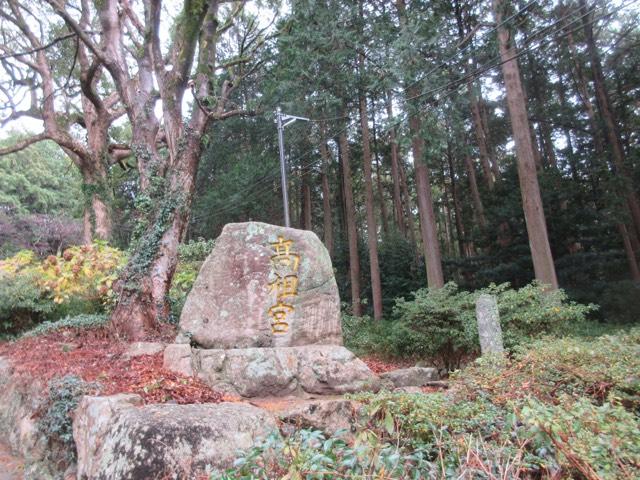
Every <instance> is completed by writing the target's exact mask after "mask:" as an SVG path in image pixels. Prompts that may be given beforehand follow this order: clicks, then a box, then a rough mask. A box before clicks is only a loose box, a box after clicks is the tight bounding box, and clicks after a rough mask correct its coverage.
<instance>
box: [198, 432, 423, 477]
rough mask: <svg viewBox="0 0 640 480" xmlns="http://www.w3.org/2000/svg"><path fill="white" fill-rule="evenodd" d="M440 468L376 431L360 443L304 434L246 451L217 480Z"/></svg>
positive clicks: (416, 473)
mask: <svg viewBox="0 0 640 480" xmlns="http://www.w3.org/2000/svg"><path fill="white" fill-rule="evenodd" d="M435 467H436V466H435V465H431V464H429V463H428V462H426V461H425V459H424V455H422V454H421V452H420V451H417V450H412V451H407V450H405V449H403V448H399V447H398V446H397V445H394V444H390V443H385V442H381V441H380V440H379V439H378V438H377V437H376V436H375V435H374V434H373V433H372V432H369V431H365V432H363V433H362V434H361V435H360V436H359V437H358V439H357V440H356V441H355V444H353V445H350V444H348V443H347V442H346V441H345V440H344V439H343V438H342V437H341V436H334V437H330V438H326V437H325V436H324V434H323V433H322V432H319V431H314V430H299V431H297V432H295V433H294V435H293V436H291V437H290V438H286V439H283V438H282V437H280V435H278V434H277V433H275V434H273V435H271V436H269V437H268V438H267V439H265V440H264V441H262V442H259V443H258V444H257V445H256V446H255V447H253V448H252V449H251V450H249V451H247V452H244V453H243V454H241V456H240V457H239V458H238V459H237V460H236V461H235V464H234V467H233V468H230V469H228V470H226V471H224V472H220V471H218V472H214V473H213V474H212V475H211V477H210V478H211V480H252V479H258V478H259V479H274V480H275V479H290V480H293V479H298V480H302V479H326V480H330V479H335V478H344V479H353V480H355V479H364V478H380V479H383V478H384V479H386V478H407V479H410V478H411V479H419V478H424V477H423V475H427V476H428V472H429V471H430V470H431V471H433V470H435V469H436V468H435Z"/></svg>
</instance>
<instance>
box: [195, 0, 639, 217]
mask: <svg viewBox="0 0 640 480" xmlns="http://www.w3.org/2000/svg"><path fill="white" fill-rule="evenodd" d="M638 1H639V0H630V1H629V2H626V3H624V4H622V5H621V6H619V7H617V8H616V9H614V10H612V11H610V12H606V13H603V14H601V15H600V16H597V17H596V16H594V17H593V18H592V19H591V20H590V21H589V22H588V24H593V23H595V22H597V21H600V20H601V19H603V18H606V17H609V16H611V15H614V14H615V13H617V12H618V11H620V10H622V9H623V8H626V7H627V6H629V5H632V4H634V3H636V2H638ZM532 3H534V2H530V4H532ZM530 4H528V5H530ZM595 10H596V7H593V8H592V9H590V10H589V11H587V12H586V13H584V14H582V15H581V16H580V17H578V18H576V19H574V20H573V21H572V22H570V23H569V24H567V25H562V28H561V29H558V30H556V31H554V32H551V33H558V31H562V30H564V32H563V34H562V35H561V36H559V37H554V38H553V39H550V40H548V41H546V42H540V43H539V44H538V45H536V46H532V47H529V48H526V49H523V50H519V51H518V53H517V54H515V55H513V56H512V57H510V58H508V59H506V60H501V57H500V56H497V57H494V58H493V59H492V60H490V61H489V65H485V66H483V67H481V68H478V69H476V70H475V71H474V72H471V73H469V74H466V75H464V76H462V77H461V78H458V79H455V80H453V81H450V82H448V83H447V84H445V85H441V86H439V87H436V88H433V89H430V90H427V91H424V92H421V93H420V94H416V95H414V96H411V97H407V98H406V99H405V101H411V100H415V99H418V98H423V97H425V96H427V95H431V96H432V98H435V95H436V94H437V93H439V92H440V91H445V90H447V89H449V88H450V87H454V86H455V88H453V89H452V90H450V91H449V92H448V93H447V94H446V95H444V96H441V99H443V98H447V97H449V96H451V95H453V94H455V93H456V92H457V89H458V87H460V86H461V85H463V84H467V83H469V82H471V81H473V80H475V79H476V78H479V77H480V76H482V75H483V74H484V73H486V72H487V71H489V70H492V69H494V68H496V67H499V66H501V65H503V64H504V63H507V62H510V61H512V60H515V59H517V58H519V57H521V56H523V55H526V54H528V53H531V52H532V51H536V50H538V49H540V48H542V47H544V46H547V45H548V44H549V43H551V42H552V41H556V40H558V39H560V38H564V37H565V36H568V35H570V34H572V33H574V32H576V31H577V30H579V29H581V28H583V27H584V24H580V25H578V26H577V27H575V28H574V29H572V30H569V31H567V30H566V28H567V27H568V26H570V25H572V24H574V23H576V22H577V21H580V20H582V19H583V18H584V17H586V16H589V15H591V14H592V13H593V12H594V11H595ZM574 13H575V11H573V12H572V13H569V14H567V15H565V16H564V17H562V18H561V19H560V20H558V21H555V22H554V23H553V24H552V25H557V24H559V23H561V22H563V21H564V20H565V19H566V18H568V17H570V16H572V15H573V14H574ZM512 17H513V16H512ZM550 27H551V26H550V25H548V26H545V27H543V28H542V29H540V30H546V31H548V30H549V29H550ZM497 28H498V27H495V28H494V29H493V30H494V31H495V30H496V29H497ZM539 34H540V31H538V32H535V33H534V34H532V35H531V36H530V37H528V39H527V42H525V45H527V44H529V43H531V41H532V39H534V38H537V37H538V36H540V35H539ZM547 35H548V33H547V34H545V35H544V36H545V37H546V36H547ZM424 78H426V76H425V77H423V79H424ZM422 108H424V107H422ZM422 108H420V107H419V108H417V109H416V112H415V113H419V112H421V111H422ZM415 113H412V114H415ZM410 115H411V114H410V113H408V112H405V113H404V115H403V116H399V117H397V118H396V119H395V120H394V121H393V122H390V123H387V125H385V128H384V129H383V131H388V130H389V129H390V128H395V127H396V126H398V125H400V124H402V123H403V122H404V121H405V120H406V119H407V118H408V117H409V116H410ZM342 118H345V117H335V118H334V119H342ZM347 118H348V117H347ZM322 120H323V119H319V121H322ZM324 120H327V121H328V120H330V119H324ZM358 121H359V120H358V119H355V120H353V121H351V122H350V123H348V124H347V125H346V126H344V127H343V128H341V129H340V130H338V131H336V132H334V133H332V134H331V135H327V138H334V137H336V136H338V135H340V134H342V133H344V132H345V131H347V130H348V129H349V128H351V127H352V126H354V125H355V124H357V123H358ZM317 148H318V145H314V147H313V148H311V149H309V151H307V152H305V153H303V154H301V155H299V156H298V157H295V158H293V159H291V160H289V161H288V163H289V164H290V165H291V164H294V163H297V162H299V161H300V160H302V159H304V158H306V157H308V156H309V155H311V154H313V153H315V152H316V150H317ZM317 161H318V160H317V158H313V159H312V160H311V161H309V162H307V163H305V164H301V165H299V167H298V168H299V170H298V172H297V173H298V174H302V173H308V172H310V171H311V170H312V167H314V166H315V165H316V164H317ZM278 179H279V172H275V173H273V174H272V175H269V176H267V177H264V178H262V179H261V180H258V181H256V182H254V183H253V184H251V185H249V186H248V187H246V188H245V189H244V190H242V191H241V192H238V193H236V194H234V196H237V195H239V194H242V193H248V195H247V196H245V197H243V201H242V202H240V203H233V204H226V205H225V206H224V207H222V208H220V209H217V210H213V211H211V212H208V213H207V214H204V215H201V216H199V217H195V218H193V220H192V221H193V222H199V221H202V220H210V219H211V218H219V217H221V216H223V215H224V214H226V213H228V212H230V211H232V210H234V209H235V208H237V207H238V206H241V205H246V203H247V200H248V199H249V198H254V197H256V196H257V195H258V194H262V193H266V192H267V191H269V190H272V189H274V190H277V186H275V185H272V184H269V185H267V186H266V188H265V187H262V188H258V189H256V187H257V186H258V185H260V184H262V183H264V182H274V181H277V180H278Z"/></svg>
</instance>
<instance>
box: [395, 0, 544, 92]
mask: <svg viewBox="0 0 640 480" xmlns="http://www.w3.org/2000/svg"><path fill="white" fill-rule="evenodd" d="M537 1H538V0H531V1H530V2H529V3H527V4H526V5H525V6H524V7H522V8H521V9H520V10H518V11H517V12H515V13H514V14H512V15H510V16H509V17H507V18H505V19H504V20H503V21H502V22H500V23H498V24H497V25H495V26H494V27H493V28H492V29H491V30H488V31H487V32H485V33H483V34H482V37H480V38H481V39H482V38H485V37H487V36H488V35H491V34H492V33H493V32H496V31H497V30H498V28H500V27H502V26H503V25H506V24H507V23H509V22H510V21H511V20H513V19H514V18H516V17H517V16H519V15H521V14H523V13H524V12H526V11H527V10H528V9H529V7H531V6H532V5H533V4H534V3H536V2H537ZM472 40H473V39H472V38H470V39H469V41H468V42H469V43H467V45H466V46H465V47H464V48H462V49H460V50H458V51H456V52H455V53H454V54H453V55H451V56H450V57H448V58H446V59H445V60H443V61H442V62H440V63H439V64H438V65H436V66H435V67H433V68H432V69H431V70H429V71H428V72H427V73H425V74H424V76H423V77H422V78H419V79H418V80H415V81H414V82H412V83H411V84H409V85H408V86H406V87H404V88H403V93H407V90H409V89H410V88H411V87H414V86H416V85H417V84H418V83H420V82H422V81H424V80H426V79H427V78H428V77H429V76H430V75H432V74H433V73H435V72H436V71H438V70H439V69H441V68H443V67H447V66H448V62H451V61H453V60H455V58H456V57H457V56H458V55H460V54H461V53H463V52H465V51H466V50H468V49H469V48H471V47H472V46H473V41H472ZM471 53H473V52H471Z"/></svg>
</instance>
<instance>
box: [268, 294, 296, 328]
mask: <svg viewBox="0 0 640 480" xmlns="http://www.w3.org/2000/svg"><path fill="white" fill-rule="evenodd" d="M291 312H293V305H289V304H288V303H284V302H282V301H278V303H276V304H275V305H273V306H272V307H271V308H269V316H270V317H271V319H272V322H271V331H272V332H273V333H287V331H288V330H289V323H288V322H287V315H288V314H289V313H291Z"/></svg>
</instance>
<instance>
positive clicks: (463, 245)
mask: <svg viewBox="0 0 640 480" xmlns="http://www.w3.org/2000/svg"><path fill="white" fill-rule="evenodd" d="M447 161H448V164H449V180H450V181H451V200H452V201H453V213H454V215H455V220H456V231H457V233H458V249H459V251H460V256H461V257H468V256H470V251H469V244H468V242H467V235H466V233H465V229H464V222H463V221H462V207H461V206H460V200H459V198H458V187H457V183H456V175H455V171H454V168H453V154H452V152H451V143H450V142H447Z"/></svg>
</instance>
